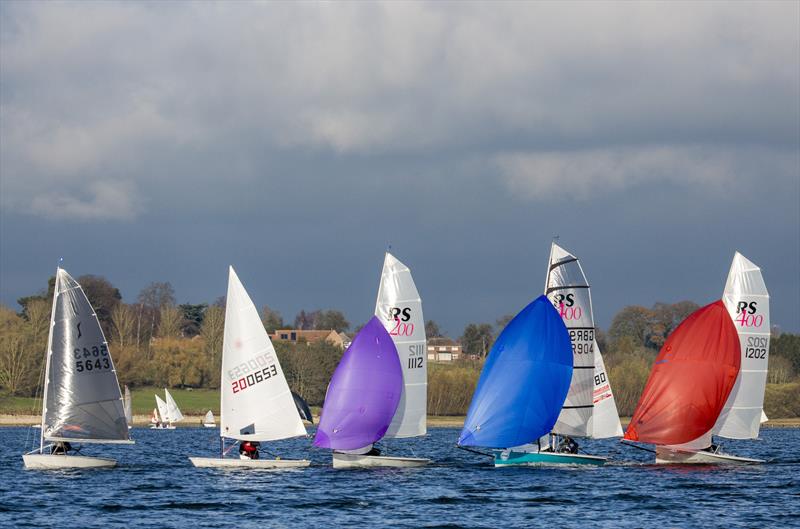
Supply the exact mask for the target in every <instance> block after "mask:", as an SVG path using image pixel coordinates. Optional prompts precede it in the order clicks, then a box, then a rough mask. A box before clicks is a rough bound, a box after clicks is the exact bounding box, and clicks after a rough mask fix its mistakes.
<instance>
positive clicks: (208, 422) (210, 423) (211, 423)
mask: <svg viewBox="0 0 800 529" xmlns="http://www.w3.org/2000/svg"><path fill="white" fill-rule="evenodd" d="M203 426H204V427H205V428H216V427H217V422H216V421H215V420H214V412H212V411H211V410H208V413H206V416H205V417H204V418H203Z"/></svg>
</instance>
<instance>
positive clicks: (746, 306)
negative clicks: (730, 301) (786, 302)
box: [734, 301, 764, 327]
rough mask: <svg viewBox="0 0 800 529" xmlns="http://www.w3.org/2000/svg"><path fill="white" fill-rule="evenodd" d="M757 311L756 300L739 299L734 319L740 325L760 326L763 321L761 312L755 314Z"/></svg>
mask: <svg viewBox="0 0 800 529" xmlns="http://www.w3.org/2000/svg"><path fill="white" fill-rule="evenodd" d="M757 311H758V302H757V301H751V302H749V303H748V302H747V301H739V302H737V303H736V314H737V316H736V318H734V321H736V323H738V324H739V326H740V327H761V324H763V323H764V316H762V315H761V314H756V312H757Z"/></svg>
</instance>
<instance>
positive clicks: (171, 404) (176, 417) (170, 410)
mask: <svg viewBox="0 0 800 529" xmlns="http://www.w3.org/2000/svg"><path fill="white" fill-rule="evenodd" d="M164 396H165V397H166V400H167V417H169V419H168V420H167V422H168V423H169V424H172V423H176V422H180V421H182V420H183V413H181V409H180V408H179V407H178V403H177V402H175V399H173V398H172V394H170V392H169V390H168V389H167V388H164Z"/></svg>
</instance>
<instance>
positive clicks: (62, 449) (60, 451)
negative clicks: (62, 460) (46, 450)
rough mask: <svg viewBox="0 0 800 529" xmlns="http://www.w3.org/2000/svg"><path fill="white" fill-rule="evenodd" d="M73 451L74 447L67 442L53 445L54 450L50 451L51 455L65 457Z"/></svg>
mask: <svg viewBox="0 0 800 529" xmlns="http://www.w3.org/2000/svg"><path fill="white" fill-rule="evenodd" d="M71 450H72V445H71V444H69V443H68V442H67V441H58V442H56V443H55V444H54V445H53V448H51V449H50V453H51V454H53V455H62V456H65V455H67V453H68V452H70V451H71Z"/></svg>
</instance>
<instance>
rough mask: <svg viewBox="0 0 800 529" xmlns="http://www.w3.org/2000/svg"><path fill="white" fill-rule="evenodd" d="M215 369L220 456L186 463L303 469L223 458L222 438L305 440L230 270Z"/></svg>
mask: <svg viewBox="0 0 800 529" xmlns="http://www.w3.org/2000/svg"><path fill="white" fill-rule="evenodd" d="M221 367H222V381H223V382H222V391H221V398H220V437H221V447H222V450H221V452H222V453H221V455H220V457H218V458H209V457H190V458H189V459H190V460H191V462H192V464H193V465H194V466H196V467H211V468H231V467H241V468H291V467H306V466H308V465H309V464H310V461H308V460H306V459H300V460H292V459H280V458H276V459H251V458H249V457H244V456H240V458H239V459H233V458H226V457H225V454H226V452H227V451H226V450H225V439H234V440H236V441H249V442H250V443H255V442H259V443H260V442H263V441H275V440H278V439H288V438H291V437H299V436H305V435H306V429H305V427H304V426H303V422H302V420H301V419H300V415H299V413H298V411H297V408H296V407H295V403H294V399H293V397H292V393H291V391H290V390H289V385H288V384H287V382H286V377H285V376H284V374H283V370H282V369H281V365H280V362H279V361H278V356H277V354H276V353H275V348H274V347H273V346H272V342H271V341H270V339H269V336H268V335H267V332H266V330H265V329H264V325H263V324H262V323H261V319H260V317H259V315H258V310H256V307H255V305H254V304H253V302H252V301H251V299H250V296H248V294H247V291H245V289H244V286H242V283H241V282H240V281H239V278H238V277H237V275H236V272H235V271H234V270H233V267H230V270H229V275H228V294H227V303H226V306H225V331H224V337H223V345H222V366H221ZM235 446H236V445H235V444H234V445H233V446H232V447H231V448H234V447H235Z"/></svg>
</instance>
